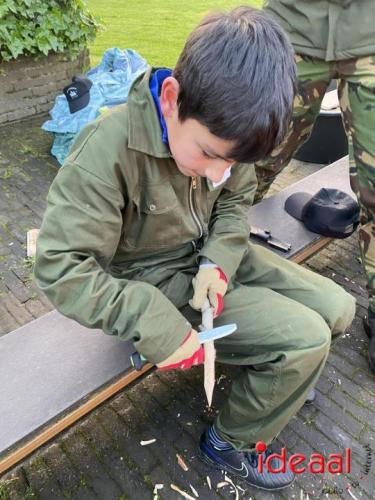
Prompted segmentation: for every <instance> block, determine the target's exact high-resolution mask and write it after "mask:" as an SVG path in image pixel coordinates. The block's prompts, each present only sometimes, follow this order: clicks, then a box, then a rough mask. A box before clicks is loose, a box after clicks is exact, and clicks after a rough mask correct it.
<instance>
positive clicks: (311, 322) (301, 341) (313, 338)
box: [292, 309, 332, 354]
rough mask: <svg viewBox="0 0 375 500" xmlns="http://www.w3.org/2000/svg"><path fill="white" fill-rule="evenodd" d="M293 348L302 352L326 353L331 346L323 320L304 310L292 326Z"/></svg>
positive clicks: (313, 312) (329, 336)
mask: <svg viewBox="0 0 375 500" xmlns="http://www.w3.org/2000/svg"><path fill="white" fill-rule="evenodd" d="M293 329H294V339H293V341H292V342H293V344H294V345H293V347H292V348H294V347H296V348H297V349H298V350H301V353H302V352H306V353H309V352H311V351H316V352H321V353H322V354H324V353H326V352H327V351H328V350H329V348H330V345H331V337H332V336H331V330H330V328H329V327H328V325H327V323H326V322H325V321H324V319H323V318H322V317H321V316H320V315H319V314H318V313H316V312H315V311H313V310H308V309H304V310H303V311H301V315H300V317H298V318H297V320H296V322H295V323H294V326H293Z"/></svg>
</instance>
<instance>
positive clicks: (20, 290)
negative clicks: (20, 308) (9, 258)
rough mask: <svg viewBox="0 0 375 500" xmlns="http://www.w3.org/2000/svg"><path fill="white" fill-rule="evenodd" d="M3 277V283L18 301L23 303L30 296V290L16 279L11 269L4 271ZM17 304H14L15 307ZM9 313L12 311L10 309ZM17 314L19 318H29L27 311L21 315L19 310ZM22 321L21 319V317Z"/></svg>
mask: <svg viewBox="0 0 375 500" xmlns="http://www.w3.org/2000/svg"><path fill="white" fill-rule="evenodd" d="M3 278H4V283H5V285H6V286H7V287H8V288H9V290H10V291H11V292H12V294H13V295H14V296H15V297H16V299H17V300H18V302H20V303H21V304H23V303H24V302H26V301H27V300H29V299H30V298H31V293H32V292H31V291H30V290H29V289H28V288H27V287H25V285H24V283H23V282H22V281H20V280H19V279H18V277H17V276H16V275H15V274H14V273H13V272H12V271H5V272H4V273H3ZM13 302H14V301H13ZM17 305H18V304H15V307H17ZM10 312H11V314H12V311H11V310H10ZM17 314H19V315H20V318H23V317H25V318H26V321H30V319H27V317H28V316H29V315H28V313H27V311H26V312H24V314H23V315H22V313H21V312H18V313H17ZM21 321H23V319H21Z"/></svg>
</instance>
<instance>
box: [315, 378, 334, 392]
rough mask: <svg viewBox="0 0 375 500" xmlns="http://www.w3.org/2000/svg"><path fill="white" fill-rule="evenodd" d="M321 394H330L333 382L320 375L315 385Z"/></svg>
mask: <svg viewBox="0 0 375 500" xmlns="http://www.w3.org/2000/svg"><path fill="white" fill-rule="evenodd" d="M315 387H316V388H317V389H319V391H320V392H321V393H322V394H330V392H331V391H332V389H333V387H334V384H333V383H332V382H331V381H330V380H328V379H327V378H325V377H320V378H319V380H318V383H317V384H316V386H315Z"/></svg>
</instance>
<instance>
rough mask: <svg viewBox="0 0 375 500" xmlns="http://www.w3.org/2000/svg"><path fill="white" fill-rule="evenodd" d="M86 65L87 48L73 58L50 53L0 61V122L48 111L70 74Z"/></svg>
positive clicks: (87, 58)
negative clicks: (42, 55) (44, 55)
mask: <svg viewBox="0 0 375 500" xmlns="http://www.w3.org/2000/svg"><path fill="white" fill-rule="evenodd" d="M89 64H90V61H89V53H88V50H87V49H85V50H83V51H82V52H81V54H80V55H79V56H78V58H77V59H75V60H74V61H70V60H69V58H68V57H67V56H65V55H64V54H51V55H48V56H47V57H40V58H35V57H18V58H17V59H15V60H13V61H9V62H2V63H0V125H2V124H5V123H10V122H13V121H16V120H19V119H21V118H25V117H27V116H32V115H37V114H40V113H45V112H46V111H49V110H50V109H51V108H52V106H53V103H54V99H55V97H56V96H57V95H58V94H62V89H63V87H65V85H67V84H68V83H70V82H71V79H72V76H73V75H76V74H82V73H84V72H85V71H87V69H88V68H89Z"/></svg>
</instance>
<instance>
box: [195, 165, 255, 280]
mask: <svg viewBox="0 0 375 500" xmlns="http://www.w3.org/2000/svg"><path fill="white" fill-rule="evenodd" d="M256 186H257V181H256V175H255V171H254V167H253V166H252V165H248V164H236V165H234V166H233V167H232V175H231V177H230V178H229V179H228V181H227V182H226V183H225V186H224V188H223V190H222V192H221V194H220V196H219V198H218V199H217V201H216V203H215V206H214V210H213V213H212V216H211V219H210V224H209V235H208V238H207V241H206V243H205V245H204V246H203V248H202V251H201V253H200V256H201V257H207V258H208V259H210V260H211V261H212V262H214V263H215V264H217V265H218V266H220V267H221V269H222V270H223V271H224V273H225V275H226V276H227V278H228V280H230V279H231V278H232V276H233V275H234V274H235V273H236V271H237V269H238V266H239V265H240V262H241V260H242V258H243V256H244V254H245V252H246V250H247V248H248V245H249V233H250V229H249V222H248V217H249V210H250V207H251V204H252V201H253V197H254V193H255V190H256Z"/></svg>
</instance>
